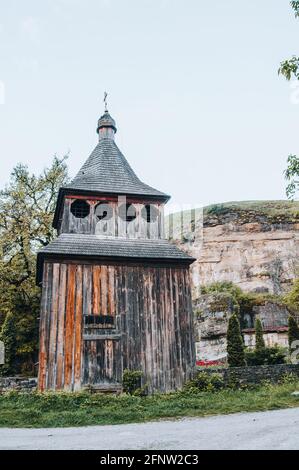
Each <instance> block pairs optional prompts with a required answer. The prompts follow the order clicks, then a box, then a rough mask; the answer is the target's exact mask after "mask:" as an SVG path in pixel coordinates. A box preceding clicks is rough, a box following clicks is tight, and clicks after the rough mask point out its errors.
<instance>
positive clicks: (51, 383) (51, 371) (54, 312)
mask: <svg viewBox="0 0 299 470" xmlns="http://www.w3.org/2000/svg"><path fill="white" fill-rule="evenodd" d="M59 268H60V266H59V263H53V272H52V305H51V309H49V313H48V314H49V315H51V329H50V331H49V335H50V338H49V359H48V360H49V365H48V385H47V388H48V389H52V390H55V383H56V348H57V319H58V318H57V317H58V293H59Z"/></svg>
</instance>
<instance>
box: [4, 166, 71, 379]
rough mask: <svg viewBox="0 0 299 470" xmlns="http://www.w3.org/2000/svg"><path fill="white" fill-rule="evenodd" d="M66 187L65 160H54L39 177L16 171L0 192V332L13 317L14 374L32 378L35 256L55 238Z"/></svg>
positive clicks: (36, 293) (37, 294)
mask: <svg viewBox="0 0 299 470" xmlns="http://www.w3.org/2000/svg"><path fill="white" fill-rule="evenodd" d="M66 182H67V166H66V157H64V158H62V159H59V158H58V157H54V159H53V161H52V164H51V166H50V167H49V168H46V169H45V170H44V171H43V173H42V174H41V175H38V176H36V175H34V174H30V173H29V170H28V168H27V167H26V166H24V165H21V164H19V165H17V166H16V167H15V168H14V170H13V171H12V174H11V178H10V182H9V184H8V185H7V186H6V187H5V189H4V190H2V191H0V328H1V325H3V328H4V325H5V320H6V318H7V317H8V318H10V317H9V316H10V315H13V318H14V325H15V340H16V349H15V351H14V354H12V355H11V359H10V364H9V367H10V368H11V369H15V370H16V372H18V373H21V372H27V373H33V366H34V363H35V362H36V356H37V348H38V315H39V304H40V289H39V288H38V287H36V285H35V269H36V268H35V265H36V252H37V250H38V249H39V248H40V247H42V246H45V245H47V244H48V243H49V242H50V241H51V240H52V239H53V237H54V233H55V232H54V229H53V228H52V219H53V213H54V209H55V203H56V196H57V192H58V189H59V187H60V186H63V185H64V184H65V183H66Z"/></svg>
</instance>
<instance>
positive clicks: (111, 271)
mask: <svg viewBox="0 0 299 470" xmlns="http://www.w3.org/2000/svg"><path fill="white" fill-rule="evenodd" d="M107 312H108V314H109V315H112V316H115V268H114V266H108V307H107Z"/></svg>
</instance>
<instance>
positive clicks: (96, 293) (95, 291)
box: [92, 266, 101, 315]
mask: <svg viewBox="0 0 299 470" xmlns="http://www.w3.org/2000/svg"><path fill="white" fill-rule="evenodd" d="M100 312H101V266H93V269H92V313H93V315H100Z"/></svg>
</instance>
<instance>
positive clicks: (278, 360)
mask: <svg viewBox="0 0 299 470" xmlns="http://www.w3.org/2000/svg"><path fill="white" fill-rule="evenodd" d="M285 356H286V355H285V351H284V349H283V348H280V347H279V346H272V347H271V348H264V349H261V350H254V351H246V353H245V359H246V363H247V365H248V366H263V365H275V364H284V363H285Z"/></svg>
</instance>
